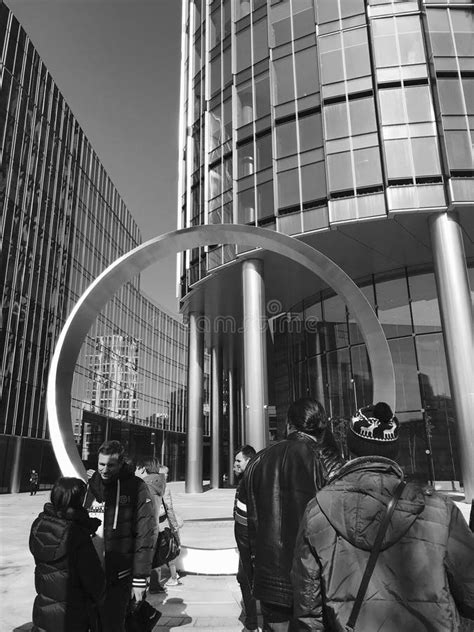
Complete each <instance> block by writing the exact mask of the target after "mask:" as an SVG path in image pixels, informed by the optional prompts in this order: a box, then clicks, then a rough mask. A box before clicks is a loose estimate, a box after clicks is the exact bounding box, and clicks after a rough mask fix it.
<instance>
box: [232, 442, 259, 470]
mask: <svg viewBox="0 0 474 632" xmlns="http://www.w3.org/2000/svg"><path fill="white" fill-rule="evenodd" d="M255 454H256V451H255V448H253V447H252V446H251V445H243V446H242V447H241V448H239V449H238V450H237V452H236V454H235V458H234V474H235V475H236V476H237V477H238V478H240V477H241V476H242V475H243V473H244V471H245V468H246V467H247V463H248V462H249V461H250V459H251V458H252V457H253V456H255Z"/></svg>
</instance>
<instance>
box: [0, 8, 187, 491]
mask: <svg viewBox="0 0 474 632" xmlns="http://www.w3.org/2000/svg"><path fill="white" fill-rule="evenodd" d="M0 53H1V56H0V82H1V91H0V138H1V146H2V155H1V165H0V212H1V217H0V227H1V234H2V239H1V270H2V274H1V276H0V300H1V308H2V309H1V313H0V314H1V327H0V362H1V367H0V368H1V371H0V380H1V381H0V491H8V490H9V489H11V488H14V489H15V491H18V490H19V489H26V488H27V483H28V472H29V469H30V468H32V467H35V468H36V469H37V471H39V472H40V477H41V482H42V483H43V484H50V483H51V482H52V481H53V480H54V478H55V477H56V475H57V471H58V470H57V464H56V462H55V459H54V456H53V454H52V450H51V444H50V442H49V435H48V427H47V416H46V402H45V396H46V385H47V378H48V370H49V363H50V360H51V357H52V353H53V351H54V347H55V344H56V340H57V338H58V336H59V333H60V331H61V328H62V326H63V324H64V322H65V319H66V317H67V315H68V313H69V312H70V310H71V309H72V307H73V306H74V305H75V303H76V302H77V300H78V299H79V297H80V296H81V295H82V293H83V292H84V291H85V290H86V288H87V287H88V286H89V284H90V283H91V282H92V281H93V280H94V279H95V278H96V277H97V276H98V275H99V273H100V272H102V271H103V270H104V269H105V268H106V267H107V266H108V265H109V264H110V263H111V262H112V261H114V260H115V259H117V258H118V257H119V256H120V255H122V254H124V253H125V252H127V251H129V250H131V249H132V248H134V247H135V246H137V245H138V244H139V243H140V242H141V235H140V232H139V229H138V226H137V225H136V223H135V221H134V220H133V217H132V215H131V214H130V212H129V210H128V209H127V208H126V206H125V204H124V202H123V200H122V199H121V198H120V195H119V193H118V191H117V189H116V188H115V187H114V185H113V183H112V182H111V180H110V178H109V177H108V175H107V174H106V172H105V170H104V168H103V166H102V165H101V163H100V161H99V159H98V157H97V155H96V154H95V153H94V151H93V149H92V147H91V145H90V143H89V141H88V139H87V138H86V137H85V135H84V132H83V131H82V129H81V128H80V126H79V124H78V122H77V121H76V120H75V118H74V116H73V114H72V112H71V110H70V108H69V107H68V105H67V104H66V102H65V101H64V98H63V96H62V95H61V93H60V92H59V90H58V88H57V86H56V85H55V84H54V81H53V79H52V77H51V75H50V74H49V73H48V71H47V69H46V67H45V65H44V63H43V62H42V60H41V59H40V57H39V56H38V53H37V52H36V50H35V49H34V47H33V45H32V43H31V41H30V40H29V38H28V36H27V35H26V33H25V31H24V30H23V29H22V28H21V26H20V24H19V23H18V21H17V20H16V18H15V17H14V16H13V14H12V13H11V12H10V11H9V10H8V9H7V7H6V6H5V5H4V4H0ZM186 353H187V339H186V328H185V327H184V325H182V323H181V322H179V321H178V320H177V319H176V318H174V317H173V316H171V315H170V314H168V313H166V312H165V311H164V310H163V309H161V308H160V307H159V306H157V305H155V304H154V303H153V302H152V301H151V300H149V299H148V298H146V297H145V296H144V295H143V294H142V293H141V292H140V281H139V278H138V277H137V278H135V279H134V280H133V281H131V282H130V283H128V284H127V285H125V286H124V287H122V288H121V289H120V291H119V292H118V293H117V294H116V296H115V297H114V299H113V300H112V301H110V302H109V304H108V305H107V306H106V307H105V309H104V310H103V312H102V313H101V314H100V316H99V317H98V319H97V321H96V323H95V325H94V326H93V328H92V329H91V331H90V332H89V335H88V338H87V341H86V344H85V345H84V347H83V349H82V351H81V354H80V357H79V360H78V364H77V367H76V373H75V376H74V385H73V393H72V396H73V422H74V432H75V435H76V439H77V442H78V445H79V446H80V449H82V451H83V456H84V458H87V456H88V454H89V453H90V451H91V450H90V448H91V445H92V444H94V441H92V439H91V434H95V435H96V436H97V437H98V438H99V439H100V438H102V439H103V438H104V432H109V434H110V433H112V434H113V433H114V432H118V431H120V432H119V434H120V436H121V437H122V438H123V439H124V440H125V441H126V442H127V445H128V446H129V447H134V449H135V450H141V451H148V452H151V451H152V449H153V446H152V442H151V439H152V438H153V441H154V442H156V449H160V446H161V445H162V444H163V443H165V441H164V438H165V435H166V433H174V436H175V439H176V437H177V436H178V434H179V435H180V436H183V434H184V425H185V394H186V386H185V385H186V375H185V372H186V361H187V358H186ZM107 424H108V426H109V428H108V430H106V428H105V427H106V425H107ZM94 429H95V430H94ZM145 430H146V431H145ZM142 431H143V432H142ZM152 432H154V434H153V435H152ZM101 433H102V434H101ZM140 433H141V439H140V440H138V438H137V437H139V435H140ZM96 443H97V441H96V442H95V444H96ZM168 443H169V442H168ZM178 444H179V441H178V440H177V439H176V440H175V441H174V443H173V446H174V448H173V450H175V452H176V451H177V449H178V448H177V446H178ZM153 445H155V443H154V444H153ZM87 446H89V447H87ZM167 446H168V444H167ZM95 447H97V445H95ZM175 448H176V449H175ZM171 451H172V448H171V443H169V449H168V447H166V455H167V457H169V458H168V459H167V460H168V461H169V464H170V466H171V470H172V473H176V467H175V465H176V463H177V453H174V452H173V454H172V453H171Z"/></svg>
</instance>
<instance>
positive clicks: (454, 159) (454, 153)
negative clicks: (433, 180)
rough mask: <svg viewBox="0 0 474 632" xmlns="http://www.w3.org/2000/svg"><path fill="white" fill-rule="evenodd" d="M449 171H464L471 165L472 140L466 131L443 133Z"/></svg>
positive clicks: (447, 131)
mask: <svg viewBox="0 0 474 632" xmlns="http://www.w3.org/2000/svg"><path fill="white" fill-rule="evenodd" d="M444 134H445V139H446V147H447V150H448V162H449V168H450V169H466V168H469V166H470V165H471V164H472V140H471V136H470V134H469V132H468V131H467V130H466V131H454V130H446V131H445V133H444Z"/></svg>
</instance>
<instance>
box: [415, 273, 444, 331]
mask: <svg viewBox="0 0 474 632" xmlns="http://www.w3.org/2000/svg"><path fill="white" fill-rule="evenodd" d="M408 282H409V285H410V298H411V310H412V314H413V324H414V327H415V332H416V333H427V332H431V331H440V330H441V318H440V314H439V305H438V298H437V296H438V294H437V291H436V282H435V278H434V274H433V273H432V272H430V273H427V274H417V275H416V276H411V277H409V280H408Z"/></svg>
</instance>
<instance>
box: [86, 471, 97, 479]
mask: <svg viewBox="0 0 474 632" xmlns="http://www.w3.org/2000/svg"><path fill="white" fill-rule="evenodd" d="M94 474H95V470H87V480H88V481H90V479H91V478H92V477H93V475H94Z"/></svg>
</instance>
